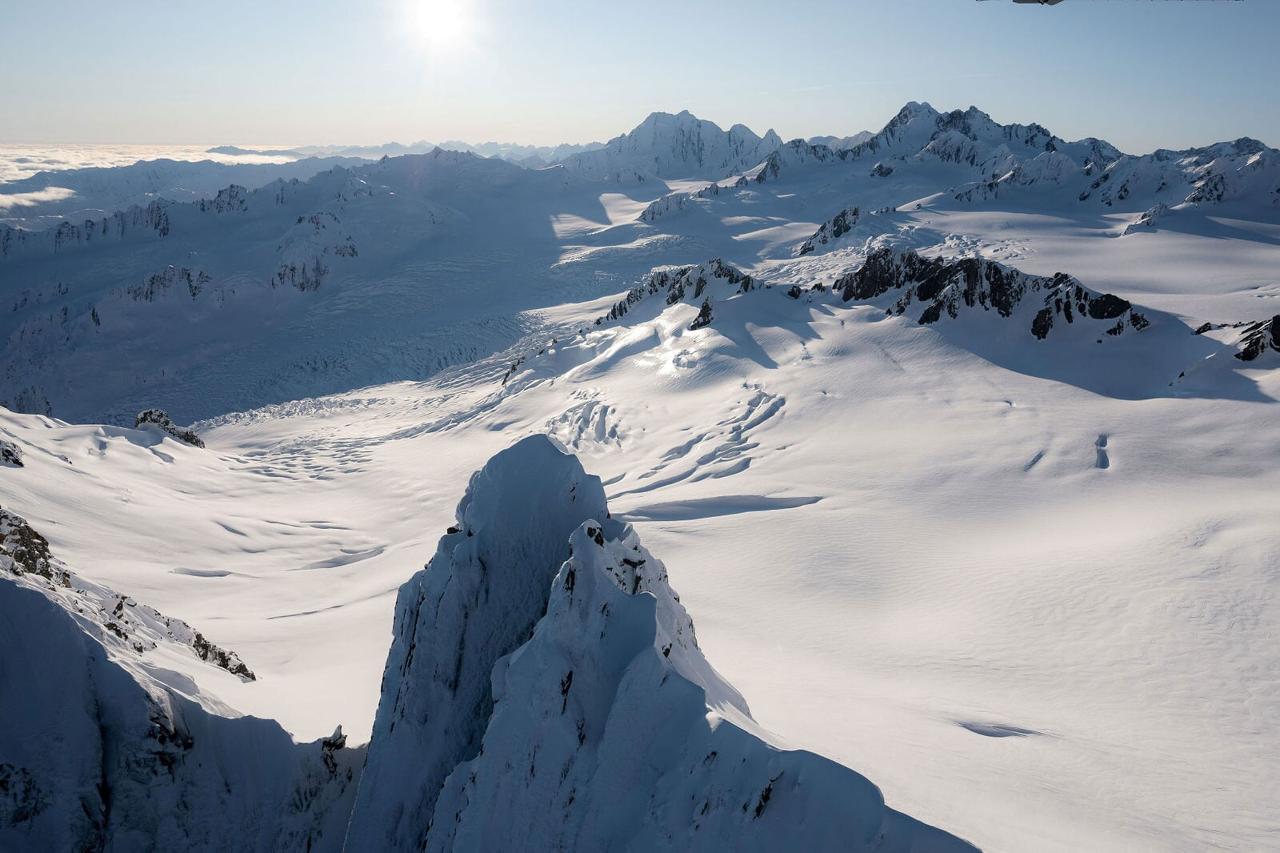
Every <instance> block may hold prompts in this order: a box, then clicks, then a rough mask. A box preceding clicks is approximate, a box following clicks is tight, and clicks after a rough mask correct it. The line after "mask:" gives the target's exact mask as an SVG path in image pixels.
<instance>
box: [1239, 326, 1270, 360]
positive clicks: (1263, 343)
mask: <svg viewBox="0 0 1280 853" xmlns="http://www.w3.org/2000/svg"><path fill="white" fill-rule="evenodd" d="M1239 346H1240V351H1239V352H1237V353H1236V358H1238V359H1240V360H1241V361H1257V360H1258V359H1259V358H1261V357H1262V355H1263V354H1264V353H1266V352H1267V351H1268V350H1270V351H1271V352H1280V314H1277V315H1276V316H1274V317H1272V318H1271V319H1270V320H1259V321H1258V322H1256V323H1252V324H1250V325H1249V326H1247V327H1246V328H1245V330H1244V333H1243V334H1242V335H1241V336H1240V345H1239Z"/></svg>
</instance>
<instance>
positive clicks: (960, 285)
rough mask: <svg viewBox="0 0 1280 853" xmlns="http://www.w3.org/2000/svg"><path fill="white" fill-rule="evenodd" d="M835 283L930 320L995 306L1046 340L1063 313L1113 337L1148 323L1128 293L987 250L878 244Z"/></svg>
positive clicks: (847, 292)
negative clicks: (1029, 270)
mask: <svg viewBox="0 0 1280 853" xmlns="http://www.w3.org/2000/svg"><path fill="white" fill-rule="evenodd" d="M832 289H833V290H835V291H836V292H837V293H839V294H840V296H841V298H843V299H844V301H846V302H849V301H851V300H857V301H861V302H867V301H878V300H880V299H882V298H883V297H885V296H889V297H891V298H892V302H891V303H890V304H889V305H888V307H887V309H886V311H887V313H890V314H897V315H901V314H905V313H907V311H909V310H914V309H922V310H921V311H920V314H919V315H918V316H917V320H918V322H920V323H925V324H927V323H936V322H938V321H939V320H940V319H942V318H943V316H944V315H945V316H947V317H950V318H952V319H956V318H958V317H959V316H960V314H961V313H962V312H964V311H968V310H981V311H984V312H985V311H994V312H995V313H996V314H997V315H999V316H1000V317H1004V318H1015V319H1018V320H1020V321H1022V322H1028V321H1029V330H1030V332H1031V334H1032V335H1034V336H1035V337H1036V338H1037V339H1040V340H1043V339H1044V338H1046V337H1048V335H1049V333H1050V331H1052V330H1053V328H1054V327H1055V325H1056V324H1057V322H1058V320H1059V319H1061V320H1062V321H1065V323H1066V324H1067V325H1071V324H1073V323H1076V322H1079V323H1082V324H1085V325H1089V324H1101V325H1103V326H1105V329H1104V331H1105V332H1106V333H1107V334H1108V335H1110V336H1113V337H1115V336H1118V335H1121V334H1124V333H1125V332H1126V331H1127V330H1132V331H1134V332H1140V331H1142V330H1143V329H1145V328H1147V326H1148V325H1150V323H1149V321H1148V320H1147V318H1146V317H1145V316H1144V315H1143V314H1141V313H1139V312H1138V311H1137V310H1135V309H1134V308H1133V306H1132V305H1131V304H1130V303H1129V302H1128V301H1126V300H1124V299H1121V298H1120V297H1118V296H1115V295H1113V294H1110V293H1098V292H1096V291H1093V290H1090V289H1089V288H1087V287H1085V286H1084V285H1083V284H1081V283H1080V282H1079V281H1078V280H1077V279H1075V278H1073V277H1072V276H1069V275H1067V274H1066V273H1056V274H1054V275H1052V276H1034V275H1028V274H1026V273H1023V272H1021V271H1019V270H1016V269H1012V268H1010V267H1006V266H1004V265H1003V264H998V263H996V262H995V261H988V260H984V259H982V258H959V259H953V260H946V259H943V258H926V257H923V256H921V255H918V254H916V253H915V252H913V251H910V250H907V249H899V248H895V247H892V246H881V247H879V248H875V249H873V250H872V251H871V252H870V253H869V254H868V255H867V259H866V261H865V263H864V264H863V265H862V267H860V268H859V269H857V270H856V271H854V272H851V273H848V274H846V275H843V276H841V277H840V278H838V279H837V280H836V281H835V283H834V284H833V286H832Z"/></svg>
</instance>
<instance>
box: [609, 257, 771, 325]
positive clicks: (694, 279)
mask: <svg viewBox="0 0 1280 853" xmlns="http://www.w3.org/2000/svg"><path fill="white" fill-rule="evenodd" d="M755 285H756V282H755V279H753V278H752V277H751V276H749V275H747V274H746V273H744V272H743V271H742V270H740V269H738V268H737V267H735V266H731V265H730V264H727V263H725V262H724V261H722V260H721V259H720V258H714V259H712V260H710V261H707V262H706V263H705V264H691V265H689V266H683V267H658V268H657V269H654V270H652V271H650V272H649V274H648V275H647V276H645V277H644V280H643V281H641V283H640V284H639V285H638V286H636V287H633V288H631V290H629V291H627V295H626V296H625V297H623V298H622V300H621V301H619V302H617V303H616V304H614V306H613V307H612V308H610V309H609V313H608V314H605V315H604V316H603V317H597V318H596V325H597V326H599V325H601V324H603V323H606V322H608V321H610V320H618V319H621V318H622V317H623V316H625V315H626V314H627V313H628V312H629V311H631V309H632V308H634V307H635V305H636V304H637V303H640V302H643V301H645V300H647V299H648V298H649V297H651V296H656V295H658V294H660V293H661V294H664V295H665V300H664V303H663V304H664V305H675V304H676V303H677V302H683V301H699V300H703V299H704V298H705V299H708V300H709V299H710V297H711V295H712V294H711V293H710V292H709V291H708V287H713V288H714V289H716V290H718V291H720V293H719V295H720V296H722V297H727V296H731V295H733V294H737V293H746V292H747V291H750V290H752V289H754V288H755ZM707 311H708V316H709V314H710V307H709V306H708V309H707ZM704 325H705V324H704Z"/></svg>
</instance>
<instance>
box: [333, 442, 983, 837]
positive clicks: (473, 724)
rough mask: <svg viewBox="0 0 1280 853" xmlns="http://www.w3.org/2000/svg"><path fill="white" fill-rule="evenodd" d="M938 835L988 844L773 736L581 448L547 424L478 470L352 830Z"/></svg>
mask: <svg viewBox="0 0 1280 853" xmlns="http://www.w3.org/2000/svg"><path fill="white" fill-rule="evenodd" d="M623 792H625V796H624V794H623ZM624 802H625V803H626V805H623V803H624ZM919 844H930V845H934V846H933V847H931V848H930V849H937V850H965V849H971V848H969V846H968V845H966V844H964V843H963V842H961V841H959V840H958V839H955V838H953V837H951V836H948V835H946V834H945V833H942V832H939V831H937V830H933V829H931V828H929V827H925V826H923V825H921V824H918V823H917V822H915V821H912V820H910V819H908V818H905V817H904V816H902V815H900V814H898V813H896V812H894V811H892V810H890V809H887V808H886V807H885V806H884V801H883V798H882V797H881V796H880V793H879V791H878V790H877V789H876V787H875V786H874V785H872V784H871V783H870V782H868V781H867V780H866V779H864V778H862V777H861V776H859V775H857V774H856V773H853V772H852V771H850V770H847V769H846V768H843V767H840V766H839V765H836V764H834V763H833V762H830V761H827V760H826V759H823V758H820V757H818V756H816V755H813V754H811V753H807V752H802V751H790V750H784V749H781V748H780V747H779V746H778V745H777V744H775V743H773V742H772V741H771V740H770V739H768V738H767V736H766V735H765V734H764V733H763V732H762V731H760V730H759V729H758V727H757V726H756V725H755V724H754V723H753V722H752V720H751V718H750V715H749V712H748V710H747V706H746V703H745V702H744V701H743V699H742V697H741V696H740V695H739V694H738V692H737V691H736V690H734V689H733V688H732V687H731V686H730V685H729V684H727V683H726V682H725V681H724V679H723V678H722V677H721V676H720V675H719V674H718V673H716V671H715V670H714V669H713V668H712V667H711V665H710V664H709V663H708V662H707V661H706V659H705V658H704V657H703V656H702V653H701V651H700V649H699V648H698V644H697V639H696V636H695V634H694V629H693V623H692V621H691V620H690V618H689V615H688V613H686V612H685V610H684V607H683V606H682V605H681V604H680V599H679V597H678V596H677V595H676V594H675V592H674V591H673V590H672V589H671V587H670V586H669V585H668V582H667V573H666V570H665V568H664V567H663V565H662V563H661V562H659V561H658V560H657V559H656V558H654V557H653V555H652V554H650V553H649V552H648V551H647V550H646V549H645V548H644V547H643V546H642V545H641V544H640V542H639V539H638V537H637V536H636V534H635V532H634V531H633V530H632V529H631V527H630V526H629V525H626V524H623V523H621V522H619V521H615V520H612V519H611V518H610V514H609V511H608V508H607V507H606V505H605V500H604V491H603V488H602V487H601V485H600V481H599V480H598V479H597V478H595V477H591V476H589V475H587V474H586V473H585V472H584V471H583V469H582V466H581V464H580V463H579V462H578V460H577V459H576V457H574V456H572V455H570V454H567V453H566V452H565V451H564V450H563V449H561V448H560V447H559V446H558V445H556V444H555V443H553V442H552V440H551V439H549V438H547V437H545V436H532V437H530V438H526V439H524V440H522V441H520V442H518V443H517V444H515V445H514V446H512V447H511V448H509V449H507V450H505V451H502V452H501V453H499V454H497V455H496V456H494V457H493V458H492V459H491V460H490V461H489V462H488V463H487V464H486V465H485V467H484V468H483V469H481V470H480V471H479V472H477V473H476V474H475V475H474V476H473V477H472V480H471V484H470V486H469V487H468V489H467V494H466V496H465V497H464V498H463V499H462V502H461V503H460V504H459V506H458V512H457V521H456V524H455V525H454V526H453V527H451V528H450V529H449V531H448V532H446V533H445V535H444V536H443V537H442V538H441V539H440V543H439V546H438V548H437V550H436V555H435V557H434V558H433V559H432V560H431V562H430V563H429V564H428V565H427V567H426V569H424V570H423V571H422V572H420V573H419V574H417V575H415V576H414V578H413V579H411V580H410V581H409V582H408V583H407V584H406V585H405V586H404V587H403V588H402V589H401V592H400V597H399V601H398V603H397V606H396V624H395V632H394V640H393V642H392V647H391V652H390V655H389V656H388V659H387V668H386V674H385V676H384V679H383V693H382V702H381V704H380V705H379V709H378V717H377V721H376V722H375V724H374V730H373V737H372V740H371V742H370V747H369V759H368V763H367V766H366V769H365V773H364V776H363V778H362V779H361V783H360V790H359V794H358V796H357V800H356V805H355V810H354V812H353V814H352V819H351V827H350V830H349V832H348V835H347V849H348V850H366V849H380V850H388V851H395V850H405V851H409V850H440V851H445V850H495V849H520V848H529V849H571V850H600V849H628V850H631V849H634V850H688V849H694V848H697V849H705V850H773V849H778V848H779V846H783V845H798V846H800V847H803V848H805V849H836V848H839V849H846V850H880V851H891V850H902V851H906V850H912V849H919V848H918V847H916V846H915V845H919Z"/></svg>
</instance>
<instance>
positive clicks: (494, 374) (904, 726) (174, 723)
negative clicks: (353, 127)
mask: <svg viewBox="0 0 1280 853" xmlns="http://www.w3.org/2000/svg"><path fill="white" fill-rule="evenodd" d="M454 147H461V146H454ZM255 153H256V154H257V155H258V156H263V157H265V156H267V155H271V154H276V155H281V154H282V152H279V151H276V152H272V151H267V150H264V151H259V152H249V151H246V152H245V155H246V156H247V155H249V154H255ZM369 153H370V152H369V151H355V150H339V149H324V150H319V149H316V150H303V149H298V150H291V151H290V152H287V155H288V156H280V157H279V159H280V160H281V162H275V163H253V164H218V163H201V162H193V163H184V162H177V161H170V162H152V163H139V164H137V165H135V166H121V167H112V168H103V169H97V170H72V172H66V173H53V172H47V173H41V174H39V175H35V176H32V177H28V178H24V179H22V181H19V182H12V183H10V184H7V185H0V194H15V193H20V192H21V193H37V192H42V191H45V190H47V189H48V188H49V187H55V186H56V187H63V188H66V190H67V191H68V192H70V193H72V195H62V197H54V196H57V195H59V194H53V195H51V196H48V197H47V198H45V200H42V201H41V202H40V203H39V206H38V207H34V206H33V207H30V208H29V209H27V208H21V209H19V208H15V210H19V211H20V213H21V215H22V218H21V221H19V220H18V218H13V219H11V220H10V221H9V224H0V299H3V300H5V301H7V302H8V303H9V306H10V307H9V309H8V310H5V311H0V339H2V341H3V343H2V346H3V349H2V350H0V401H3V406H4V410H3V411H0V507H3V509H0V537H2V539H0V581H2V582H0V612H2V613H3V616H4V618H3V619H0V692H3V693H4V694H5V695H13V692H14V691H16V690H19V689H21V690H22V691H23V692H24V694H26V695H28V696H29V697H30V698H29V701H26V700H24V701H23V702H10V701H5V702H2V703H0V848H3V849H18V850H22V849H120V850H126V849H148V848H158V849H172V848H179V847H185V848H188V849H211V850H212V849H231V848H234V849H251V850H344V849H345V850H349V851H356V850H375V849H377V850H381V849H386V850H423V849H430V850H454V849H456V850H494V849H583V850H586V849H633V850H688V849H760V850H776V849H843V850H869V851H870V850H875V851H897V850H901V851H934V850H937V851H949V850H966V849H974V848H979V849H984V850H1028V849H1034V850H1079V849H1088V850H1136V849H1141V850H1181V849H1266V848H1268V847H1271V846H1274V844H1275V839H1276V838H1277V837H1280V816H1278V815H1280V812H1278V811H1277V809H1276V803H1275V794H1274V792H1275V791H1276V790H1277V789H1280V770H1278V769H1277V768H1280V743H1277V741H1276V739H1275V738H1274V736H1273V735H1270V734H1269V733H1272V732H1274V731H1275V729H1276V726H1277V725H1280V655H1278V654H1277V652H1276V648H1275V642H1274V638H1275V632H1276V630H1277V626H1278V625H1280V610H1278V609H1277V600H1278V599H1277V597H1276V594H1275V587H1276V583H1277V579H1280V526H1278V525H1277V523H1276V519H1277V518H1280V419H1278V418H1277V417H1276V411H1277V410H1276V409H1274V406H1275V405H1277V401H1280V151H1277V150H1276V149H1272V148H1270V147H1268V146H1266V145H1264V144H1263V143H1261V142H1258V141H1256V140H1253V139H1247V138H1246V139H1236V140H1232V141H1225V142H1219V143H1215V144H1209V145H1205V146H1203V147H1196V148H1190V149H1186V150H1179V151H1170V150H1157V151H1154V152H1152V153H1149V154H1142V155H1138V154H1129V153H1124V152H1122V151H1120V150H1119V149H1117V148H1116V147H1115V146H1113V145H1111V144H1109V143H1107V142H1105V141H1103V140H1100V139H1093V138H1088V139H1083V140H1078V141H1068V140H1064V139H1062V138H1059V137H1058V136H1056V135H1055V134H1054V133H1052V132H1051V131H1050V130H1048V129H1046V128H1044V127H1042V126H1040V125H1039V124H1035V123H1028V124H1001V123H999V122H997V121H995V120H994V119H992V118H991V117H990V116H988V115H987V114H986V113H984V112H982V111H980V110H978V109H977V108H974V107H970V108H968V109H966V110H954V111H950V112H941V111H938V110H935V109H934V108H933V107H932V106H930V105H928V104H924V103H917V102H911V103H908V104H906V105H905V106H904V107H903V108H902V109H901V110H900V111H899V112H898V113H897V114H896V115H895V116H893V117H892V118H891V119H890V120H889V121H888V122H887V123H886V124H885V125H884V127H883V128H882V129H881V130H879V131H878V132H875V133H860V134H856V135H853V136H840V135H836V136H824V137H821V138H818V137H815V138H812V139H797V140H792V141H784V140H783V139H782V138H781V137H779V136H778V134H776V133H775V132H773V131H772V130H769V131H767V132H765V133H764V134H762V135H760V134H757V133H755V132H754V131H752V130H751V129H749V128H747V127H745V126H743V125H734V126H732V127H730V128H729V129H727V130H725V129H722V128H721V127H719V126H717V125H715V124H714V123H712V122H708V121H705V120H701V119H698V118H697V117H695V116H693V115H692V114H690V113H688V112H681V113H678V114H668V113H655V114H653V115H651V116H649V117H648V118H647V119H645V120H644V121H643V122H642V123H640V124H639V125H638V126H637V127H635V128H634V129H633V130H632V131H630V132H628V133H625V134H622V135H620V136H618V137H616V138H614V139H612V140H610V141H608V142H607V143H604V144H602V145H598V146H596V145H591V146H562V147H559V148H552V147H543V148H539V149H534V148H529V149H527V150H526V149H521V148H516V147H509V148H508V147H493V148H488V149H481V150H480V153H476V152H475V151H458V150H448V148H447V146H442V147H433V148H431V149H430V150H428V151H423V152H420V153H399V152H386V153H393V154H394V155H395V156H386V157H380V158H379V159H369V157H368V155H369ZM222 154H223V155H224V156H226V157H235V156H239V155H237V154H236V153H235V151H233V150H232V149H230V148H228V149H226V150H225V151H223V152H222ZM482 155H492V156H482ZM530 158H532V159H530ZM172 186H182V187H185V188H186V192H185V194H183V195H177V194H174V193H167V194H166V191H165V188H167V187H172ZM0 197H2V196H0ZM28 213H30V214H31V215H30V216H27V214H28ZM160 409H163V411H159V410H160ZM144 410H153V411H150V412H148V413H147V415H146V416H145V417H138V415H139V413H140V412H143V411H144ZM166 413H167V414H166ZM170 417H171V418H172V421H171V420H170ZM174 422H176V423H177V424H180V425H182V426H181V427H179V426H175V425H174ZM186 425H190V431H188V430H187V429H186ZM460 496H461V501H460V502H459V497H460ZM676 590H679V595H677V594H676ZM695 625H696V631H695ZM50 660H56V661H58V667H57V668H56V669H54V668H51V667H49V666H48V665H47V662H48V661H50ZM19 685H20V686H21V687H20V688H19ZM620 803H621V804H620ZM495 815H500V816H501V817H500V819H496V818H495Z"/></svg>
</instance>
